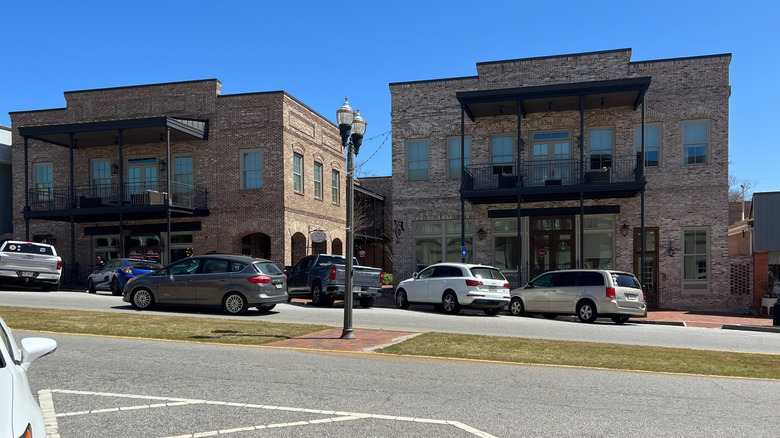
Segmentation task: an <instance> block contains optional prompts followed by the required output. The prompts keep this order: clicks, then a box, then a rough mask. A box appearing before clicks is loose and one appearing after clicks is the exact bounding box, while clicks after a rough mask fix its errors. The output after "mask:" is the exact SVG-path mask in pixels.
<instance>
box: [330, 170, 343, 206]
mask: <svg viewBox="0 0 780 438" xmlns="http://www.w3.org/2000/svg"><path fill="white" fill-rule="evenodd" d="M340 181H341V180H340V179H339V171H338V170H331V171H330V197H331V202H333V203H334V204H336V205H339V202H340V199H341V194H340V193H339V186H340Z"/></svg>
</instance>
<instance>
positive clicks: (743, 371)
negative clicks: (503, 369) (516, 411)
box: [378, 333, 780, 379]
mask: <svg viewBox="0 0 780 438" xmlns="http://www.w3.org/2000/svg"><path fill="white" fill-rule="evenodd" d="M378 352H380V353H389V354H405V355H412V356H433V357H452V358H460V359H476V360H491V361H502V362H516V363H529V364H544V365H571V366H587V367H599V368H610V369H620V370H631V371H653V372H668V373H687V374H702V375H716V376H730V377H751V378H766V379H780V354H755V353H735V352H729V351H712V350H693V349H684V348H667V347H646V346H637V345H621V344H604V343H590V342H573V341H551V340H544V339H523V338H507V337H499V336H473V335H457V334H447V333H424V334H422V335H420V336H416V337H414V338H412V339H409V340H407V341H405V342H402V343H400V344H395V345H391V346H389V347H386V348H383V349H381V350H379V351H378Z"/></svg>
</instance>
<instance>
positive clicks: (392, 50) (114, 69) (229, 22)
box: [0, 0, 780, 191]
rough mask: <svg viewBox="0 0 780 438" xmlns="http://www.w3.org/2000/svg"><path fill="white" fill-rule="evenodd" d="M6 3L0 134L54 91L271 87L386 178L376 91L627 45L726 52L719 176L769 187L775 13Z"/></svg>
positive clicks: (54, 99)
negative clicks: (335, 130) (339, 122)
mask: <svg viewBox="0 0 780 438" xmlns="http://www.w3.org/2000/svg"><path fill="white" fill-rule="evenodd" d="M344 4H345V5H346V6H344V7H339V3H338V2H321V1H305V0H304V1H298V2H262V1H231V0H223V1H221V2H214V1H201V0H190V1H186V2H185V1H164V0H156V1H146V0H137V1H133V2H111V1H105V0H103V1H77V0H74V1H61V0H60V1H35V0H31V1H26V2H23V1H12V2H8V4H6V5H4V6H3V8H2V10H3V16H4V20H3V32H4V35H5V38H4V42H5V45H4V50H3V51H2V58H3V60H4V61H5V62H3V67H2V68H1V69H0V79H2V81H0V124H2V125H6V126H10V123H11V122H10V118H9V117H8V112H9V111H22V110H36V109H47V108H59V107H64V106H65V99H64V97H63V93H64V92H65V91H73V90H85V89H93V88H105V87H117V86H128V85H140V84H149V83H160V82H174V81H185V80H194V79H210V78H217V79H219V80H220V81H221V82H222V93H223V94H236V93H247V92H257V91H274V90H285V91H287V92H288V93H290V94H291V95H293V96H295V97H296V98H298V99H299V100H301V101H302V102H304V103H305V104H307V105H308V106H310V107H311V108H313V109H314V110H315V111H317V112H319V113H320V114H322V115H323V116H325V117H327V118H329V119H330V120H335V112H336V109H338V107H339V106H341V104H342V102H343V100H344V97H345V96H349V101H350V104H351V105H352V107H353V108H360V110H361V114H362V115H363V117H364V118H365V119H366V120H367V121H368V131H367V132H366V139H365V140H364V143H363V146H362V147H361V152H360V155H359V156H358V157H357V159H356V162H357V163H358V164H359V165H360V164H362V169H361V173H362V174H367V175H375V176H384V175H390V172H391V166H390V162H391V160H390V156H391V141H390V137H389V131H390V110H391V108H390V91H389V88H388V84H389V83H390V82H403V81H413V80H424V79H438V78H447V77H457V76H471V75H475V74H476V63H477V62H484V61H494V60H501V59H514V58H525V57H534V56H548V55H561V54H567V53H579V52H589V51H600V50H612V49H623V48H631V49H632V51H633V52H632V60H633V61H642V60H650V59H663V58H675V57H687V56H699V55H711V54H721V53H731V54H732V55H733V58H732V62H731V87H732V94H731V102H730V103H731V106H730V112H731V115H730V142H729V143H730V162H731V166H730V168H731V175H733V176H735V177H736V178H737V179H738V180H740V181H741V180H744V179H749V180H751V181H753V182H754V183H755V185H756V186H755V189H754V191H775V190H780V151H778V149H780V141H778V137H775V136H774V135H772V136H768V137H767V136H764V135H763V134H762V135H758V134H760V133H761V132H763V131H765V130H767V129H768V128H769V127H771V126H776V125H777V118H778V114H779V113H780V111H778V109H777V108H778V107H779V105H780V91H778V87H777V86H776V84H777V77H778V73H777V72H778V71H780V54H779V53H778V45H780V30H779V29H780V26H778V24H777V18H778V17H779V16H780V6H778V3H777V2H775V1H770V0H761V1H747V2H733V1H732V2H727V1H722V0H711V1H698V0H696V1H686V0H677V1H667V0H661V1H644V2H638V1H631V0H622V1H597V0H594V1H588V2H584V1H581V0H579V1H558V2H546V1H538V2H529V1H518V0H515V1H503V0H491V1H489V2H473V1H472V2H466V1H460V0H450V1H425V0H417V1H405V0H400V1H399V0H395V1H386V2H345V3H344Z"/></svg>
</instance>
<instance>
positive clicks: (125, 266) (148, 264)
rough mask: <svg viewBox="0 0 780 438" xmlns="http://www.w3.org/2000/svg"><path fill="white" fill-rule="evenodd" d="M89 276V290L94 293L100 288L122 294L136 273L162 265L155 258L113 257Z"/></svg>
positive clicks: (160, 267)
mask: <svg viewBox="0 0 780 438" xmlns="http://www.w3.org/2000/svg"><path fill="white" fill-rule="evenodd" d="M101 262H102V260H98V266H97V267H96V268H95V270H94V271H92V273H91V274H89V278H87V292H89V293H91V294H94V293H95V292H97V291H98V290H109V291H111V293H112V294H113V295H122V291H123V290H124V288H125V284H126V283H127V281H128V280H129V279H131V278H133V277H135V276H136V275H141V274H145V273H147V272H151V271H156V270H158V269H162V265H161V264H159V263H157V262H155V261H153V260H142V259H113V260H109V261H108V262H105V263H102V264H101Z"/></svg>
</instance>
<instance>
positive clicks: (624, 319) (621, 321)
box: [612, 316, 628, 325]
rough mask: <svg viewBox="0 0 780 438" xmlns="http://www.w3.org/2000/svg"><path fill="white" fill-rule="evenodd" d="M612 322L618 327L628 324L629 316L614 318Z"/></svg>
mask: <svg viewBox="0 0 780 438" xmlns="http://www.w3.org/2000/svg"><path fill="white" fill-rule="evenodd" d="M612 322H614V323H615V324H617V325H621V324H625V323H627V322H628V316H613V317H612Z"/></svg>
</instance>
